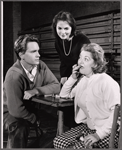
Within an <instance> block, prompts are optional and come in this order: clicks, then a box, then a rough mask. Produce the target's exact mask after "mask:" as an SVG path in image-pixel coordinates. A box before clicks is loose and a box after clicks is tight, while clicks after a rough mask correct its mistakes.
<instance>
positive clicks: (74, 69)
mask: <svg viewBox="0 0 122 150" xmlns="http://www.w3.org/2000/svg"><path fill="white" fill-rule="evenodd" d="M79 69H80V66H78V65H77V64H75V65H74V66H72V77H73V79H77V78H78V76H79Z"/></svg>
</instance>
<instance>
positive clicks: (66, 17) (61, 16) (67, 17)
mask: <svg viewBox="0 0 122 150" xmlns="http://www.w3.org/2000/svg"><path fill="white" fill-rule="evenodd" d="M58 21H66V22H67V23H68V24H69V25H70V26H71V28H72V31H71V35H70V36H72V35H74V34H75V30H76V21H75V19H74V18H73V16H72V14H71V13H69V12H65V11H60V12H59V13H58V14H57V15H55V16H54V18H53V22H52V30H53V34H54V36H55V37H56V38H58V35H57V31H56V26H57V23H58Z"/></svg>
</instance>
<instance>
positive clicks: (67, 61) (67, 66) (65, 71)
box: [55, 33, 90, 77]
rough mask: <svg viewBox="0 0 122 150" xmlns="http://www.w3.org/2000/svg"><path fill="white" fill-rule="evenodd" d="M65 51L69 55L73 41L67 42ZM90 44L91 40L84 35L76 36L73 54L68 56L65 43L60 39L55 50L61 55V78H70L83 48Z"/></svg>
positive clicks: (56, 42)
mask: <svg viewBox="0 0 122 150" xmlns="http://www.w3.org/2000/svg"><path fill="white" fill-rule="evenodd" d="M64 43H65V50H66V53H67V54H68V52H69V49H70V44H71V41H68V40H65V41H64ZM86 43H90V40H89V39H88V38H87V37H86V36H85V35H84V34H82V33H78V34H77V35H74V37H73V39H72V47H71V53H70V54H69V55H68V56H66V55H65V53H64V48H63V41H62V40H61V39H60V38H58V39H56V41H55V48H56V50H57V52H58V54H59V57H60V61H61V65H60V75H61V77H69V76H70V75H71V73H72V66H73V65H74V64H76V63H77V61H78V58H79V54H80V50H81V47H82V46H83V44H86Z"/></svg>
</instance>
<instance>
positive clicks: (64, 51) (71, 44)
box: [63, 39, 72, 56]
mask: <svg viewBox="0 0 122 150" xmlns="http://www.w3.org/2000/svg"><path fill="white" fill-rule="evenodd" d="M63 49H64V54H65V55H66V56H68V55H69V54H70V52H71V49H72V39H71V42H70V47H69V52H68V53H66V50H65V44H64V40H63Z"/></svg>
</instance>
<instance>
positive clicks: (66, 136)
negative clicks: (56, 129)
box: [53, 124, 119, 149]
mask: <svg viewBox="0 0 122 150" xmlns="http://www.w3.org/2000/svg"><path fill="white" fill-rule="evenodd" d="M117 128H119V125H118V127H117ZM95 132H96V130H91V129H90V128H88V126H87V125H86V124H80V125H79V126H77V127H75V128H71V130H69V131H67V132H65V133H63V134H61V135H59V136H57V137H55V138H54V140H53V144H54V148H56V149H58V148H61V149H65V148H73V149H81V148H85V145H84V142H83V141H81V140H78V139H76V137H77V136H78V135H79V134H80V133H83V134H84V136H86V135H88V134H93V133H95ZM109 140H110V135H108V136H107V137H105V138H104V139H102V140H99V141H98V142H96V143H95V147H97V148H109ZM118 140H119V131H118V130H117V131H116V135H115V143H114V145H115V148H117V147H118Z"/></svg>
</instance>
